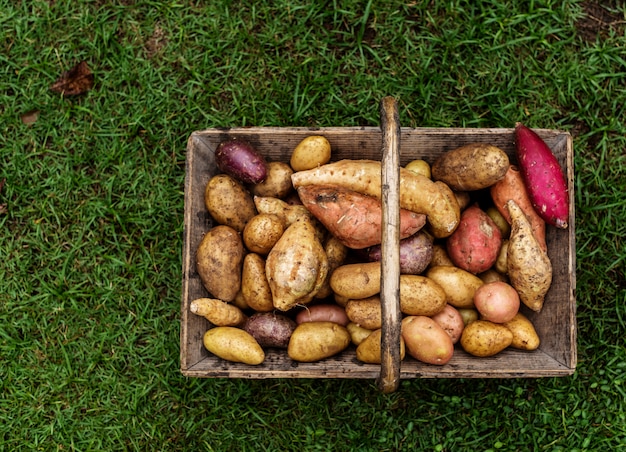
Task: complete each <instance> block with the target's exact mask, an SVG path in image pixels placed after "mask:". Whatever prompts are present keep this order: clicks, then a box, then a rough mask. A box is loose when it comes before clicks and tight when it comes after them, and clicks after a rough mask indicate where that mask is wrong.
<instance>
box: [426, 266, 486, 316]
mask: <svg viewBox="0 0 626 452" xmlns="http://www.w3.org/2000/svg"><path fill="white" fill-rule="evenodd" d="M426 276H427V277H428V278H430V279H432V280H433V281H435V282H436V283H438V284H439V285H440V286H441V287H442V288H443V290H444V291H445V292H446V302H447V303H449V304H451V305H452V306H454V307H455V308H473V307H474V293H475V292H476V289H478V288H479V287H480V286H482V285H483V281H482V279H480V278H479V277H478V276H476V275H473V274H472V273H470V272H468V271H465V270H463V269H461V268H458V267H454V266H449V265H440V266H437V267H433V268H431V269H429V270H428V271H427V272H426Z"/></svg>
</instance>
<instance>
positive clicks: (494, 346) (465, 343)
mask: <svg viewBox="0 0 626 452" xmlns="http://www.w3.org/2000/svg"><path fill="white" fill-rule="evenodd" d="M512 341H513V333H511V331H510V330H509V329H508V328H507V327H506V326H504V325H500V324H497V323H493V322H489V321H488V320H476V321H474V322H472V323H470V324H469V325H466V326H465V329H464V330H463V334H462V335H461V341H460V343H461V346H462V347H463V350H465V351H466V352H467V353H469V354H470V355H474V356H478V357H487V356H493V355H496V354H498V353H500V352H501V351H502V350H504V349H505V348H507V347H508V346H509V345H511V342H512Z"/></svg>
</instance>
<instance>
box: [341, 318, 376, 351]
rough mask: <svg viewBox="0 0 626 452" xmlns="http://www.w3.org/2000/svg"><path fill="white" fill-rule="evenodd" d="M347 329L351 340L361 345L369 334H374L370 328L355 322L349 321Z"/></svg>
mask: <svg viewBox="0 0 626 452" xmlns="http://www.w3.org/2000/svg"><path fill="white" fill-rule="evenodd" d="M346 329H347V330H348V333H350V340H351V341H352V343H353V344H354V345H357V346H358V345H359V344H360V343H361V342H363V341H364V340H365V338H366V337H367V336H369V335H370V334H372V330H368V329H367V328H363V327H362V326H360V325H357V324H356V323H354V322H349V323H348V324H347V325H346Z"/></svg>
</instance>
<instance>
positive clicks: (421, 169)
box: [404, 159, 431, 179]
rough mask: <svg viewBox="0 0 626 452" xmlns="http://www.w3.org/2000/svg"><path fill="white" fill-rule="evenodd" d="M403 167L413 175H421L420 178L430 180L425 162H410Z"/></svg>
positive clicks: (428, 168) (419, 160) (428, 167)
mask: <svg viewBox="0 0 626 452" xmlns="http://www.w3.org/2000/svg"><path fill="white" fill-rule="evenodd" d="M404 167H405V168H406V169H408V170H409V171H413V172H414V173H415V174H421V175H422V176H424V177H427V178H428V179H430V178H431V175H430V165H429V164H428V162H427V161H426V160H422V159H416V160H411V161H410V162H409V163H407V164H406V165H405V166H404Z"/></svg>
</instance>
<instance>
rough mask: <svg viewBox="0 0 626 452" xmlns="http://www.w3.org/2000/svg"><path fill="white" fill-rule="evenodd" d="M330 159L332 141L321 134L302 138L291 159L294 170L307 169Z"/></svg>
mask: <svg viewBox="0 0 626 452" xmlns="http://www.w3.org/2000/svg"><path fill="white" fill-rule="evenodd" d="M329 161H330V143H329V142H328V140H327V139H326V138H325V137H323V136H321V135H311V136H308V137H306V138H305V139H304V140H302V141H301V142H300V143H299V144H298V145H297V146H296V148H295V149H294V150H293V152H292V154H291V159H290V161H289V163H290V165H291V167H292V168H293V170H294V171H305V170H309V169H313V168H316V167H318V166H320V165H324V164H325V163H328V162H329Z"/></svg>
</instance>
